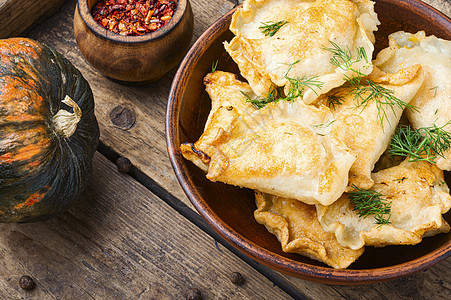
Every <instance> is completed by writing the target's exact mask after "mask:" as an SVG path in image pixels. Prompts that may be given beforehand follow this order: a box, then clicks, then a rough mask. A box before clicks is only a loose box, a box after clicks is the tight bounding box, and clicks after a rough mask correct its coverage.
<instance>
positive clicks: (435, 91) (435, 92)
mask: <svg viewBox="0 0 451 300" xmlns="http://www.w3.org/2000/svg"><path fill="white" fill-rule="evenodd" d="M437 88H438V86H434V87H433V88H430V90H431V91H432V90H434V97H435V96H437Z"/></svg>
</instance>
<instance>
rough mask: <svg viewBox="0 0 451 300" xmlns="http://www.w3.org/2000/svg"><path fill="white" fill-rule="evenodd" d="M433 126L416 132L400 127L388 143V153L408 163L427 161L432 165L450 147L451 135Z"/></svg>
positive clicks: (407, 127)
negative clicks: (404, 159)
mask: <svg viewBox="0 0 451 300" xmlns="http://www.w3.org/2000/svg"><path fill="white" fill-rule="evenodd" d="M450 123H451V121H449V122H448V123H446V124H445V125H443V126H440V127H438V126H436V125H435V124H434V125H432V126H429V127H421V128H418V129H417V130H414V129H412V128H411V127H410V126H406V125H400V126H399V127H398V129H397V130H396V132H395V134H394V135H393V137H392V139H391V141H390V148H389V150H388V151H389V153H390V154H391V155H399V156H405V157H408V158H409V161H427V162H430V163H432V164H434V163H435V162H434V159H435V158H437V156H438V155H440V156H443V154H444V152H445V151H446V150H448V149H450V147H451V133H449V132H447V131H445V130H444V129H443V128H444V127H445V126H447V125H448V124H450Z"/></svg>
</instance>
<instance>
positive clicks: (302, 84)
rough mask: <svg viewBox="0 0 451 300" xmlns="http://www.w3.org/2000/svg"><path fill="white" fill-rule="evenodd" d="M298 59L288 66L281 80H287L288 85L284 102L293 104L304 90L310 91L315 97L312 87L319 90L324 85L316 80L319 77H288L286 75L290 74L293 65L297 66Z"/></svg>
mask: <svg viewBox="0 0 451 300" xmlns="http://www.w3.org/2000/svg"><path fill="white" fill-rule="evenodd" d="M299 61H300V59H298V60H296V61H294V62H292V63H290V64H288V68H287V70H286V71H285V74H284V75H283V78H285V79H287V80H288V82H289V83H290V85H289V87H288V92H287V94H286V97H285V98H283V100H285V101H289V102H293V101H294V100H295V99H296V98H297V97H301V98H302V96H303V95H304V92H305V90H306V89H311V90H312V91H313V92H314V93H315V94H316V95H318V93H317V92H316V91H315V89H314V87H316V88H318V89H321V88H322V87H323V85H324V82H321V81H319V80H317V78H318V77H319V76H311V77H309V76H303V77H302V78H301V77H296V78H294V77H289V76H288V73H290V71H291V69H292V68H293V66H294V65H295V64H297V63H298V62H299Z"/></svg>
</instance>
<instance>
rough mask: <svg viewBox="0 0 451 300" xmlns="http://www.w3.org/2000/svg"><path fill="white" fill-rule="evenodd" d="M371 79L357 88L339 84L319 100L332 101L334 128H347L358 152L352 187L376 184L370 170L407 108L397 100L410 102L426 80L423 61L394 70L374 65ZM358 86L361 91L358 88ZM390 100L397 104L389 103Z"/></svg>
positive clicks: (345, 138)
mask: <svg viewBox="0 0 451 300" xmlns="http://www.w3.org/2000/svg"><path fill="white" fill-rule="evenodd" d="M369 79H371V85H370V83H369V82H366V83H364V82H365V81H364V80H363V81H362V83H363V85H362V86H360V87H359V88H358V89H356V88H351V87H341V88H337V89H334V90H332V91H331V92H330V93H329V94H327V95H323V96H321V97H320V99H319V100H318V101H319V103H327V104H328V105H329V107H330V108H331V110H332V113H333V115H334V117H335V119H336V122H335V123H334V124H333V125H334V126H333V128H334V129H333V131H335V130H340V131H345V134H344V135H343V137H342V140H343V141H344V143H345V144H346V145H347V146H348V147H349V148H351V149H352V150H353V151H354V153H355V154H356V155H357V159H356V161H355V162H354V164H353V165H352V167H351V170H350V172H349V183H348V184H349V187H351V186H352V185H355V186H357V187H359V188H366V189H367V188H370V187H371V186H372V185H373V180H372V179H371V171H372V170H373V168H374V165H375V163H376V162H377V161H378V159H379V157H380V156H381V155H382V153H384V151H385V149H386V148H387V146H388V144H389V142H390V139H391V136H392V135H393V132H394V131H395V129H396V126H397V125H398V122H399V120H400V118H401V115H402V112H403V110H404V107H405V106H403V105H398V104H396V103H400V102H399V101H402V102H404V103H405V104H406V105H407V104H408V103H409V102H410V100H411V99H412V98H413V97H414V96H415V94H416V93H417V91H418V89H419V88H420V86H421V84H422V82H423V72H422V70H421V66H420V65H415V66H412V67H410V68H406V69H403V70H400V71H399V72H397V73H395V74H390V73H388V74H385V73H382V72H380V71H379V70H377V69H374V71H373V72H372V73H371V75H370V76H369ZM358 90H361V91H362V92H361V93H357V92H355V91H358ZM353 91H354V92H353ZM376 94H378V95H379V96H375V95H376ZM333 97H336V98H333ZM391 97H395V98H396V99H397V100H395V99H394V98H391ZM334 99H335V100H334ZM336 99H339V100H336ZM333 101H336V102H333ZM396 101H398V102H396ZM387 102H391V103H394V104H393V105H386V104H385V103H387Z"/></svg>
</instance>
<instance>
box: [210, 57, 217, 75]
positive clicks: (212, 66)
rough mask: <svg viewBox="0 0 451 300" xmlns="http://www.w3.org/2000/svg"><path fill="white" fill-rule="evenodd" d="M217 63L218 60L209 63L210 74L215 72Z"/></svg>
mask: <svg viewBox="0 0 451 300" xmlns="http://www.w3.org/2000/svg"><path fill="white" fill-rule="evenodd" d="M218 62H219V60H218V59H217V60H216V61H214V62H212V63H211V73H213V72H215V71H216V68H217V67H218Z"/></svg>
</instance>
